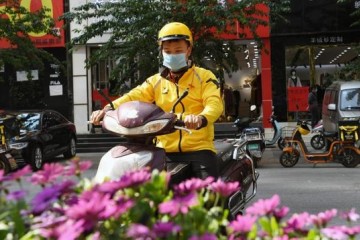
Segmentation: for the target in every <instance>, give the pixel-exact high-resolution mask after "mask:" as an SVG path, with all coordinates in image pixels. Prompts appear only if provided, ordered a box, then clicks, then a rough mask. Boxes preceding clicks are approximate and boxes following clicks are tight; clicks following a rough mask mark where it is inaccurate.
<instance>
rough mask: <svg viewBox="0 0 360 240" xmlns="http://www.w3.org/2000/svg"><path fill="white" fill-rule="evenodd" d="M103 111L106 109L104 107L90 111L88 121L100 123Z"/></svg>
mask: <svg viewBox="0 0 360 240" xmlns="http://www.w3.org/2000/svg"><path fill="white" fill-rule="evenodd" d="M105 112H106V111H105V110H104V109H101V110H97V111H94V112H92V113H91V116H90V122H91V123H92V124H94V125H101V120H102V119H103V118H104V116H105Z"/></svg>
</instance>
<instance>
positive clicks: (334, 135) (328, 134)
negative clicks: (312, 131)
mask: <svg viewBox="0 0 360 240" xmlns="http://www.w3.org/2000/svg"><path fill="white" fill-rule="evenodd" d="M337 135H338V133H337V132H324V137H337Z"/></svg>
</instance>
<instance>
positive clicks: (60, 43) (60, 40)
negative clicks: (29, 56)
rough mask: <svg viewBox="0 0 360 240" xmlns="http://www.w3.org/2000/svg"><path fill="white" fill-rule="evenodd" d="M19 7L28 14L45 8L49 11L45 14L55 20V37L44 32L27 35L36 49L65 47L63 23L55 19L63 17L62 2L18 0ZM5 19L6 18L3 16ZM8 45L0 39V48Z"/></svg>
mask: <svg viewBox="0 0 360 240" xmlns="http://www.w3.org/2000/svg"><path fill="white" fill-rule="evenodd" d="M20 6H21V7H24V8H25V9H27V10H29V11H30V12H35V11H37V10H39V9H41V8H42V7H43V8H46V9H48V10H49V11H47V12H46V13H47V14H48V15H49V16H50V17H52V18H53V19H54V20H55V27H54V29H53V32H55V33H56V35H57V36H53V35H51V34H47V33H46V32H40V33H28V34H29V36H30V38H31V40H32V41H33V43H34V44H35V46H36V47H38V48H46V47H64V46H65V39H64V38H65V36H64V30H63V29H62V26H63V22H62V21H58V20H57V19H58V18H59V17H60V16H61V15H63V13H64V6H63V1H59V0H20ZM4 7H5V4H0V9H2V8H4ZM5 17H6V16H5ZM9 47H10V44H9V42H8V41H6V40H4V39H3V40H1V39H0V48H9Z"/></svg>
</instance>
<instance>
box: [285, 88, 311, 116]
mask: <svg viewBox="0 0 360 240" xmlns="http://www.w3.org/2000/svg"><path fill="white" fill-rule="evenodd" d="M308 95H309V87H289V88H288V89H287V97H288V111H289V112H296V111H299V112H305V111H308Z"/></svg>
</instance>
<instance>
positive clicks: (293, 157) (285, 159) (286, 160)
mask: <svg viewBox="0 0 360 240" xmlns="http://www.w3.org/2000/svg"><path fill="white" fill-rule="evenodd" d="M299 157H300V154H299V152H298V151H297V150H293V151H292V152H291V153H289V152H282V153H281V155H280V164H281V165H282V166H283V167H286V168H290V167H293V166H295V165H296V164H297V162H298V161H299Z"/></svg>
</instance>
